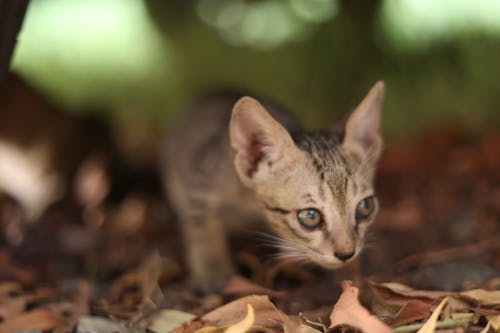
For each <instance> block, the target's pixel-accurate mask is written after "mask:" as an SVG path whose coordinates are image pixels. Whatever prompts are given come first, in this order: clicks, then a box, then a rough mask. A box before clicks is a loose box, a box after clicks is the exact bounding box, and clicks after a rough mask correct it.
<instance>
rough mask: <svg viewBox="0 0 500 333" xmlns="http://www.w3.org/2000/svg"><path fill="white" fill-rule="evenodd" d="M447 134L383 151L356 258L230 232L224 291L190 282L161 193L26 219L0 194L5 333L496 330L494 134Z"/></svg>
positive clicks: (498, 252)
mask: <svg viewBox="0 0 500 333" xmlns="http://www.w3.org/2000/svg"><path fill="white" fill-rule="evenodd" d="M446 133H447V132H446V131H438V133H430V134H429V135H428V136H427V137H424V138H422V139H420V140H418V141H416V142H414V143H405V144H404V145H403V144H400V145H393V146H392V147H388V149H387V151H386V152H385V156H384V158H383V159H382V161H381V165H380V170H379V180H378V182H379V184H378V189H379V196H380V201H381V212H380V216H379V217H378V219H377V222H376V224H375V225H374V228H373V229H374V234H375V235H376V237H375V238H374V239H372V241H371V243H372V244H369V245H368V246H367V248H366V249H365V251H364V254H363V255H362V257H361V258H360V259H359V262H358V265H357V266H352V267H350V268H346V269H342V270H340V271H336V272H333V273H332V272H326V271H323V270H320V269H317V268H313V267H309V266H300V267H298V266H296V265H294V264H292V263H287V262H280V263H279V265H276V264H275V263H273V262H266V261H264V260H262V258H264V257H266V256H267V255H269V253H268V252H266V251H269V250H267V249H266V250H263V249H261V248H260V247H259V248H256V247H255V246H254V244H255V240H254V239H248V240H244V241H243V242H240V241H236V242H235V243H234V244H236V246H234V244H233V249H234V250H233V257H234V258H235V261H236V263H237V264H238V265H239V268H240V270H239V272H240V275H236V276H234V277H233V278H232V279H231V280H230V282H229V283H228V285H227V286H226V289H225V291H224V293H223V294H221V295H207V296H204V297H201V296H199V295H197V294H195V293H193V292H192V291H191V290H190V289H189V287H188V285H187V283H186V281H187V279H186V277H187V268H186V266H185V262H184V260H183V252H182V244H181V243H180V240H179V237H178V230H177V226H176V224H175V221H174V220H173V218H172V216H171V214H170V213H169V210H168V207H167V206H166V205H165V204H164V201H163V197H162V194H161V191H160V190H159V189H157V188H156V189H153V190H151V191H149V192H148V191H146V192H145V191H142V190H141V191H131V192H130V193H129V194H127V195H126V197H125V199H124V200H123V201H120V202H118V203H115V204H107V205H104V206H103V207H99V211H98V213H95V214H94V213H92V214H90V213H89V212H88V211H87V212H82V211H81V210H79V209H78V208H76V207H73V206H71V205H69V204H67V203H61V204H57V205H54V206H53V207H51V208H50V209H49V210H48V211H47V212H46V213H45V214H44V215H43V216H42V217H41V218H40V220H39V221H38V222H37V223H34V224H31V225H27V226H24V225H23V226H20V225H19V224H18V215H16V214H14V213H13V212H14V211H15V209H14V208H13V203H12V201H11V200H10V199H9V198H5V197H1V198H0V216H1V219H0V221H1V223H2V224H1V226H2V230H1V231H2V237H3V240H4V241H3V243H2V248H0V333H2V332H18V331H33V332H42V331H47V332H48V331H52V332H73V331H76V332H96V333H98V332H156V333H166V332H176V333H177V332H230V333H231V332H232V333H243V332H272V333H274V332H286V333H295V332H301V333H306V332H310V333H313V332H314V333H317V332H323V333H324V332H390V331H394V332H417V331H418V332H433V331H436V332H490V333H491V332H499V331H500V274H499V273H500V259H499V258H500V242H498V241H497V240H498V239H499V235H500V232H499V231H500V230H499V221H500V171H499V170H500V148H499V147H500V146H499V143H500V136H499V135H498V134H497V133H493V134H491V133H488V134H485V135H484V136H481V137H479V138H477V139H475V140H471V139H468V138H466V137H464V136H461V135H460V134H456V133H448V134H446ZM131 212H132V213H131ZM129 217H130V218H129ZM132 218H133V219H132ZM93 219H96V220H95V221H94V220H93ZM120 220H127V221H128V222H126V226H124V225H122V224H120ZM129 220H130V221H129ZM170 220H172V221H170ZM166 221H167V222H166ZM16 223H17V224H16ZM13 226H17V227H15V228H14V229H12V228H13ZM12 230H15V237H14V236H13V235H14V234H13V233H12ZM12 237H14V238H12ZM271 254H272V253H271ZM353 267H354V268H353ZM348 280H353V281H355V282H354V283H352V282H349V281H348ZM342 281H344V282H342Z"/></svg>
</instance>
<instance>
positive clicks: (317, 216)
mask: <svg viewBox="0 0 500 333" xmlns="http://www.w3.org/2000/svg"><path fill="white" fill-rule="evenodd" d="M297 219H298V220H299V222H300V224H301V225H302V226H303V227H304V228H306V229H316V228H319V227H321V226H322V225H323V219H322V218H321V213H320V212H319V211H318V210H316V209H314V208H308V209H302V210H299V211H298V212H297Z"/></svg>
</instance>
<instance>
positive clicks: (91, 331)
mask: <svg viewBox="0 0 500 333" xmlns="http://www.w3.org/2000/svg"><path fill="white" fill-rule="evenodd" d="M108 332H114V333H126V332H128V330H127V329H126V328H125V327H124V326H122V325H120V324H119V323H117V322H114V321H111V320H109V319H106V318H102V317H91V316H82V317H80V318H79V319H78V324H77V326H76V333H108Z"/></svg>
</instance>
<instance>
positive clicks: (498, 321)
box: [487, 315, 500, 332]
mask: <svg viewBox="0 0 500 333" xmlns="http://www.w3.org/2000/svg"><path fill="white" fill-rule="evenodd" d="M487 318H488V323H489V324H491V326H492V327H493V329H494V330H495V332H499V331H500V315H498V316H491V317H487Z"/></svg>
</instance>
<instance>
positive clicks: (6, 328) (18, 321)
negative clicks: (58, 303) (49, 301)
mask: <svg viewBox="0 0 500 333" xmlns="http://www.w3.org/2000/svg"><path fill="white" fill-rule="evenodd" d="M64 323H65V321H64V319H63V318H61V317H59V316H56V315H55V314H54V313H52V312H51V311H48V310H44V309H37V310H33V311H29V312H25V313H23V314H21V315H19V316H16V317H12V318H10V319H9V320H6V321H4V322H3V323H0V333H10V332H19V331H28V330H40V331H46V330H51V329H53V328H55V327H57V326H60V325H63V324H64Z"/></svg>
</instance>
